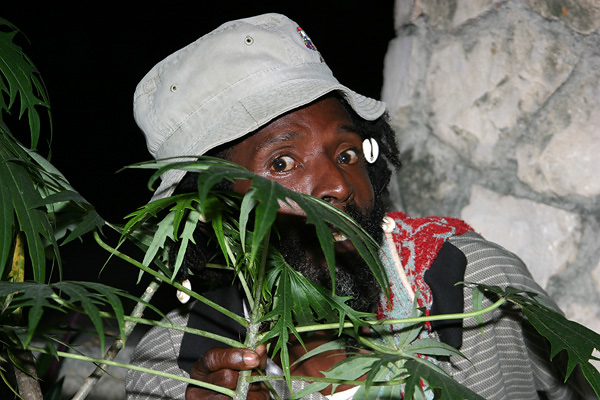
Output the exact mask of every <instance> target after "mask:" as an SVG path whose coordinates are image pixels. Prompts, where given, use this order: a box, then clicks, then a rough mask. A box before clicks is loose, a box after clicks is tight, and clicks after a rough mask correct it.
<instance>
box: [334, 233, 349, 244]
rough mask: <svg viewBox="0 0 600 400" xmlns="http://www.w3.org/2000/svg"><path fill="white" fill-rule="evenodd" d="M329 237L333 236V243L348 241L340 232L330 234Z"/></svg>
mask: <svg viewBox="0 0 600 400" xmlns="http://www.w3.org/2000/svg"><path fill="white" fill-rule="evenodd" d="M331 235H332V236H333V241H334V242H335V243H338V242H343V241H346V240H348V238H347V237H346V236H345V235H344V234H343V233H341V232H332V233H331Z"/></svg>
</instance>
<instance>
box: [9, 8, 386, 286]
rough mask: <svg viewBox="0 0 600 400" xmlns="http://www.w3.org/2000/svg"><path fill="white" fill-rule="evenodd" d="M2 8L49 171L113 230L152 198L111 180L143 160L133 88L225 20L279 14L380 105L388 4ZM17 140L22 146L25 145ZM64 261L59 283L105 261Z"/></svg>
mask: <svg viewBox="0 0 600 400" xmlns="http://www.w3.org/2000/svg"><path fill="white" fill-rule="evenodd" d="M3 3H9V4H4V5H2V6H1V7H0V17H2V18H5V19H7V20H8V21H10V22H11V23H13V24H14V25H16V26H17V27H18V28H19V29H20V30H21V31H22V32H23V34H24V35H25V36H26V37H27V39H28V41H27V40H25V39H24V37H20V38H19V43H20V44H21V46H22V47H23V49H24V51H25V52H26V53H27V54H28V55H29V57H30V58H31V59H32V60H33V62H34V63H35V65H36V66H37V68H38V70H39V71H40V73H41V75H42V78H43V79H44V81H45V83H46V86H47V89H48V92H49V95H50V102H51V109H52V117H53V125H54V137H53V141H52V146H51V149H52V157H51V161H52V163H53V164H54V165H55V166H56V167H57V168H58V169H59V170H60V171H62V172H63V173H64V175H65V176H66V177H67V179H69V181H70V182H71V184H72V185H73V186H74V187H75V189H76V190H78V191H79V192H80V193H81V194H82V195H83V196H84V197H85V198H86V199H87V200H88V201H89V202H91V203H92V204H93V205H94V206H95V207H96V208H97V210H98V212H99V213H100V215H101V216H102V217H103V218H104V219H106V220H107V221H110V222H115V223H120V222H123V217H124V216H125V215H127V214H128V213H129V212H131V211H133V210H135V209H136V208H137V207H138V206H140V205H142V204H144V203H145V202H146V201H148V200H149V198H150V196H151V193H150V192H149V191H148V190H147V189H146V181H147V178H148V177H149V172H146V171H140V170H131V169H128V170H124V171H121V172H118V173H117V171H118V170H120V169H121V168H122V167H124V166H126V165H129V164H132V163H135V162H139V161H146V160H149V159H150V155H149V154H148V152H147V150H146V145H145V141H144V138H143V135H142V134H141V132H140V131H139V130H138V128H137V126H136V125H135V122H134V120H133V115H132V99H133V92H134V90H135V86H136V84H137V83H138V81H139V80H140V79H141V78H142V77H143V76H144V75H145V74H146V72H147V71H149V70H150V68H151V67H152V66H153V65H154V64H156V63H157V62H158V61H160V60H161V59H163V58H165V57H166V56H168V55H169V54H170V53H172V52H174V51H176V50H178V49H179V48H181V47H183V46H185V45H187V44H189V43H191V42H192V41H194V40H196V39H197V38H198V37H200V36H201V35H203V34H205V33H208V32H209V31H211V30H212V29H214V28H216V27H217V26H219V25H221V24H222V23H224V22H226V21H228V20H232V19H237V18H244V17H249V16H252V15H257V14H261V13H264V12H280V13H283V14H286V15H287V16H288V17H290V18H292V19H293V20H295V21H296V22H297V23H298V24H299V25H300V26H302V28H303V29H304V30H305V31H306V33H307V34H308V35H309V36H310V38H311V39H312V41H313V42H314V43H315V45H316V46H317V47H318V49H319V50H320V52H321V53H322V55H323V56H324V58H325V60H326V62H327V63H328V64H329V66H330V67H331V69H332V70H333V71H334V74H335V75H336V77H337V78H338V80H340V81H341V82H342V83H343V84H345V85H347V86H349V87H351V88H352V89H354V90H355V91H357V92H359V93H362V94H365V95H368V96H371V97H375V98H379V97H380V91H381V86H382V71H383V59H384V55H385V52H386V50H387V45H388V42H389V40H390V39H392V38H393V36H394V30H393V3H394V1H393V0H374V1H356V2H352V1H327V0H321V1H295V2H288V1H285V2H284V1H281V0H280V1H276V2H275V1H272V2H270V1H261V2H258V1H256V2H249V1H244V2H241V1H227V0H221V1H216V2H203V1H198V2H177V1H171V2H144V3H145V5H140V6H139V7H137V8H136V7H133V6H132V5H125V4H126V3H128V2H125V1H123V2H122V3H123V5H121V6H120V7H109V6H105V5H104V3H103V2H99V3H91V2H78V3H75V4H79V5H75V6H70V7H66V6H60V5H56V4H53V3H57V2H49V1H48V2H43V3H42V2H40V3H42V4H36V5H31V3H30V2H20V1H8V0H6V1H4V2H3ZM80 4H84V5H80ZM190 4H193V5H190ZM152 5H153V6H152ZM14 133H15V136H17V137H18V138H20V140H23V141H24V142H25V143H26V144H29V141H28V136H24V135H23V134H19V133H18V132H14ZM42 135H43V137H47V132H42ZM40 147H41V148H40V150H41V151H42V153H43V154H44V155H46V153H45V149H43V147H44V146H40ZM63 258H64V279H82V280H96V279H98V274H99V271H100V268H101V267H102V265H103V264H104V261H105V260H106V258H107V253H105V252H103V251H102V250H100V249H98V248H97V246H96V245H95V244H94V243H93V241H92V238H91V237H90V238H87V239H86V242H85V243H84V244H83V245H82V244H81V243H74V244H71V245H68V246H65V247H64V250H63ZM136 276H137V272H136V271H135V268H133V267H129V266H128V265H123V264H121V263H119V262H118V261H111V262H110V263H109V264H108V265H107V266H106V267H105V268H104V270H103V272H102V275H100V279H101V280H102V281H103V282H105V283H108V284H112V285H114V286H118V287H123V288H129V289H131V291H132V293H133V294H139V291H140V290H141V288H139V289H137V288H134V284H135V279H136ZM170 297H173V298H174V296H173V295H170Z"/></svg>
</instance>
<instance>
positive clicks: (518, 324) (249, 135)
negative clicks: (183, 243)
mask: <svg viewBox="0 0 600 400" xmlns="http://www.w3.org/2000/svg"><path fill="white" fill-rule="evenodd" d="M134 112H135V117H136V121H137V123H138V125H139V126H140V128H141V129H142V131H143V132H144V134H145V136H146V140H147V144H148V148H149V151H150V153H151V154H152V155H153V156H154V157H155V158H157V159H162V158H167V157H182V156H187V155H198V156H199V155H204V154H208V155H212V156H216V157H220V158H224V159H226V160H229V161H232V162H234V163H236V164H239V165H241V166H243V167H245V168H247V169H248V170H250V171H252V172H254V173H255V174H257V175H260V176H263V177H266V178H268V179H271V180H274V181H276V182H279V183H280V184H282V185H283V186H285V187H287V188H289V189H292V190H294V191H297V192H301V193H305V194H309V195H312V196H315V197H318V198H320V199H323V200H325V201H327V202H329V203H330V204H332V205H333V206H335V207H338V208H340V209H343V210H344V211H346V212H348V213H349V214H350V215H351V216H352V217H353V218H354V219H355V220H356V221H357V222H358V223H359V224H360V225H361V226H363V227H364V228H365V229H366V230H367V231H368V232H369V233H370V234H371V235H372V236H373V237H374V238H375V239H376V240H377V241H378V242H379V243H380V244H381V248H382V251H381V259H382V262H383V263H384V265H385V266H386V271H387V274H388V279H389V281H390V287H391V291H392V301H391V303H387V302H385V301H383V302H382V301H380V300H381V298H382V294H381V290H380V288H379V287H378V285H377V283H376V281H375V279H374V278H373V276H372V274H371V273H370V271H369V269H368V267H367V266H365V264H364V262H363V261H362V260H361V258H360V257H359V256H358V255H357V254H356V251H355V249H354V248H353V247H352V244H351V243H350V242H349V241H348V240H344V238H343V237H341V236H338V239H339V240H338V241H337V242H336V244H335V248H336V276H337V280H336V294H338V295H343V296H352V300H351V303H350V305H351V306H352V307H353V308H355V309H357V310H362V311H370V312H371V311H376V312H377V313H378V315H379V316H380V317H381V318H386V317H387V318H400V317H406V316H408V315H409V314H410V312H411V311H412V309H413V301H415V300H416V301H417V303H418V304H419V305H420V306H422V307H425V308H426V309H427V310H428V312H429V313H430V314H439V313H452V312H462V311H463V310H465V311H471V310H472V309H473V305H472V302H471V299H470V297H469V296H467V295H466V294H465V293H463V288H462V287H461V286H456V285H455V283H456V282H460V281H463V280H464V281H473V282H481V283H485V284H488V285H497V286H501V287H506V286H509V285H510V286H514V287H517V288H519V289H522V290H527V291H530V292H535V293H539V294H540V296H541V297H542V298H543V299H544V301H545V302H546V303H547V304H551V305H553V306H555V305H554V303H553V302H552V300H551V299H549V298H548V297H547V295H546V294H545V293H544V292H543V290H542V289H541V288H540V287H539V286H538V285H537V284H536V283H535V282H534V281H533V279H532V278H531V276H530V274H529V272H528V271H527V269H526V267H525V266H524V265H523V263H522V262H521V261H520V259H518V257H516V256H515V255H513V254H512V253H509V252H507V251H506V250H504V249H503V248H501V247H499V246H497V245H494V244H492V243H489V242H487V241H485V240H484V239H483V238H482V237H481V236H479V235H478V234H476V233H475V232H473V230H472V229H471V228H470V227H469V226H468V225H467V224H465V223H464V222H462V221H459V220H456V219H452V218H440V217H431V218H420V219H411V218H407V217H406V216H405V215H404V214H402V213H388V214H386V212H385V204H386V198H385V196H386V195H387V190H386V188H387V185H388V183H389V180H390V176H391V173H392V171H394V170H396V169H397V168H398V167H399V166H400V161H399V159H398V155H397V147H396V144H395V136H394V133H393V131H392V130H391V128H390V126H389V124H388V122H387V119H386V118H387V116H386V114H385V105H384V104H383V103H381V102H379V101H376V100H373V99H370V98H366V97H364V96H362V95H359V94H357V93H355V92H353V91H352V90H350V89H349V88H347V87H345V86H344V85H341V84H340V83H339V82H338V81H337V80H336V79H335V78H334V76H333V74H332V72H331V71H330V69H329V68H328V67H327V65H326V64H325V62H324V60H323V58H322V57H321V54H320V53H319V52H318V50H317V48H316V46H315V44H314V43H313V42H312V41H311V40H310V38H309V37H308V35H307V34H306V32H304V30H302V29H301V28H300V27H299V26H298V25H297V24H296V23H295V22H294V21H291V20H290V19H288V18H287V17H285V16H283V15H279V14H265V15H260V16H257V17H253V18H247V19H242V20H237V21H232V22H229V23H226V24H224V25H222V26H221V27H219V28H217V29H216V30H215V31H213V32H211V33H210V34H208V35H205V36H204V37H202V38H200V39H199V40H197V41H196V42H194V43H192V44H190V45H188V46H186V47H185V48H183V49H181V50H179V51H177V52H175V53H174V54H172V55H170V56H169V57H167V58H166V59H165V60H163V61H161V62H160V63H158V64H157V65H156V66H155V67H154V68H153V69H152V70H151V71H150V72H149V73H148V74H147V75H146V76H145V77H144V78H143V79H142V81H141V82H140V84H139V85H138V87H137V90H136V93H135V98H134ZM184 175H185V173H184V172H183V171H168V172H167V173H166V174H165V175H163V176H162V181H161V184H160V186H159V188H158V189H157V191H156V193H155V196H154V198H155V199H156V198H162V197H165V196H169V195H171V194H173V193H176V192H178V191H186V190H195V177H194V176H193V175H190V174H188V175H186V176H184ZM248 185H249V183H248V182H247V181H236V182H235V183H233V184H232V185H230V187H229V188H228V189H230V190H233V191H235V192H239V193H244V192H245V191H247V190H248ZM279 218H280V220H279V221H278V222H279V224H278V227H279V229H280V232H281V239H280V241H279V242H278V243H277V246H278V248H279V250H280V251H281V253H282V254H283V256H284V257H285V259H286V261H287V262H288V263H289V264H290V265H291V266H293V267H294V268H295V269H296V270H297V271H299V272H301V273H302V274H303V275H304V276H306V277H307V278H309V279H311V280H313V281H314V282H315V283H318V284H320V285H322V286H325V287H330V286H331V281H330V278H329V270H328V268H327V266H326V263H325V259H324V256H323V254H322V252H321V250H320V247H319V245H318V241H317V240H316V237H315V234H314V232H313V231H312V230H311V229H312V228H311V227H310V226H308V225H306V224H305V222H304V220H303V219H302V218H301V217H299V216H297V215H294V214H293V213H286V212H285V211H284V212H282V213H281V215H280V217H279ZM384 221H385V224H384V226H385V228H382V222H384ZM199 235H200V233H199ZM206 243H207V241H206V240H202V238H201V236H199V237H198V238H197V240H196V246H195V247H193V248H191V249H189V250H188V252H187V253H186V260H185V261H184V264H183V266H182V269H183V270H187V269H188V268H189V269H191V270H195V271H199V270H202V267H203V265H204V264H205V263H206V260H207V259H208V257H209V256H210V255H211V251H212V250H211V249H210V248H208V247H207V246H206ZM202 273H203V274H205V275H203V276H208V275H207V274H209V272H208V270H206V271H205V272H202ZM196 274H198V272H196ZM228 282H231V281H230V280H229V281H228ZM206 297H208V298H209V299H212V300H213V301H216V302H217V303H219V304H221V305H223V306H225V307H226V308H228V309H230V310H231V311H234V312H236V313H238V314H239V315H243V313H244V311H243V299H242V296H241V295H240V293H239V291H238V288H236V287H233V286H231V285H230V284H227V285H224V286H222V287H220V288H218V289H216V290H213V291H210V292H208V293H206ZM378 303H379V306H378ZM388 304H389V306H386V305H388ZM169 318H170V320H171V321H172V322H174V323H176V324H179V325H184V326H189V327H193V328H198V329H202V330H206V331H211V332H214V333H218V334H222V335H225V336H229V337H232V338H236V339H239V338H240V337H242V336H243V334H244V333H243V332H241V331H240V329H239V327H236V326H235V324H233V323H229V322H228V321H227V318H223V316H222V315H221V314H219V313H218V312H216V311H214V310H212V309H211V308H210V307H207V306H205V305H204V304H202V303H199V302H196V303H192V304H191V305H188V306H186V307H185V308H182V309H178V310H175V311H173V312H172V313H170V315H169ZM486 322H487V323H486V324H484V325H483V330H484V334H483V335H482V334H481V331H480V326H478V324H477V323H476V322H475V321H473V322H469V321H465V322H463V321H461V320H459V321H450V322H446V323H432V324H431V326H430V329H429V334H430V335H431V336H432V337H435V338H438V339H439V340H441V341H443V342H445V343H448V344H450V345H452V346H454V347H456V348H459V349H460V351H461V352H462V353H463V354H464V355H465V356H466V358H467V360H462V359H454V357H451V358H450V360H446V361H443V360H440V365H442V367H443V368H444V369H446V370H447V371H448V372H449V373H451V375H452V376H453V377H454V378H455V379H456V380H458V381H459V382H461V383H463V384H464V385H466V386H467V387H469V388H470V389H471V390H473V391H475V392H477V393H478V394H480V395H481V396H483V397H485V398H488V399H519V400H523V399H538V398H539V393H544V394H543V396H546V397H545V398H552V399H570V398H577V395H576V394H575V393H574V392H573V391H572V390H571V389H570V388H569V387H568V386H567V385H566V384H563V382H562V378H561V375H560V373H559V372H558V371H557V370H556V369H555V367H554V365H553V364H552V363H550V362H549V361H548V357H547V350H548V349H547V348H545V344H544V342H543V341H542V340H540V338H539V337H538V336H536V334H535V333H534V332H533V331H532V330H531V327H530V326H528V325H527V324H526V323H525V321H523V319H522V317H521V318H516V317H515V314H514V313H513V312H511V311H510V310H503V309H499V310H497V311H495V312H494V313H493V315H490V316H488V317H487V319H486ZM330 339H331V335H330V334H328V333H325V332H319V333H316V334H313V335H311V336H310V337H307V338H306V339H305V341H304V344H305V345H306V347H303V346H302V345H301V344H299V343H298V342H296V341H291V342H290V343H289V351H290V363H293V362H294V361H295V360H296V359H298V358H299V357H300V356H302V355H303V354H304V353H305V352H306V351H307V350H310V349H312V348H315V347H316V346H318V345H319V344H321V343H324V342H326V341H328V340H330ZM344 357H345V356H344V355H342V354H337V355H335V356H332V355H331V354H325V355H321V356H317V357H313V358H310V359H308V360H307V361H305V362H302V363H299V364H297V365H295V366H294V367H293V370H292V374H293V375H302V376H322V373H321V372H322V371H325V370H327V369H328V368H329V367H330V366H332V365H333V364H334V363H335V362H337V361H339V360H340V359H341V358H344ZM277 361H278V360H269V359H268V358H267V356H266V351H265V347H264V346H260V347H258V348H257V349H255V350H254V351H253V350H249V349H236V348H223V347H222V345H220V344H219V343H217V342H214V341H212V340H210V339H207V338H204V337H201V336H195V335H189V334H183V333H181V332H180V331H175V330H169V329H165V328H153V329H151V330H150V331H149V332H148V334H146V335H145V337H144V338H143V339H142V340H141V341H140V343H139V344H138V346H137V348H136V351H135V354H134V357H133V360H132V362H133V363H134V364H137V365H140V366H142V367H146V368H152V369H158V370H161V371H165V372H169V373H172V374H176V375H180V376H186V377H187V376H189V377H191V378H194V379H198V380H202V381H205V382H208V383H212V384H216V385H220V386H225V387H230V388H235V386H236V383H237V376H238V371H240V370H247V369H255V368H260V369H265V368H266V370H267V373H272V374H279V375H281V372H280V369H279V366H278V365H277ZM301 386H302V382H294V390H298V389H299V388H300V387H301ZM279 390H280V393H281V396H282V397H285V396H286V393H285V390H286V388H285V384H283V385H281V387H280V388H279ZM355 390H356V387H351V386H348V385H346V386H341V387H338V388H337V389H336V393H335V394H334V395H333V396H336V397H331V398H335V399H338V398H339V399H349V398H352V396H353V394H354V391H355ZM127 391H128V396H129V399H159V398H160V399H184V398H185V399H188V400H192V399H223V398H226V396H224V395H221V394H219V393H216V392H214V391H210V390H207V389H204V388H201V387H196V386H193V385H189V386H188V385H187V384H186V383H183V382H180V381H176V380H170V379H166V378H162V377H159V376H155V375H151V374H146V373H141V372H138V371H130V372H129V374H128V379H127ZM329 395H331V387H328V388H326V389H324V390H323V391H321V393H315V394H314V395H311V396H310V397H307V398H312V399H323V396H329ZM340 396H343V397H340ZM248 398H249V399H267V398H269V393H268V391H267V390H266V387H265V385H264V384H253V385H252V387H251V390H250V392H249V395H248Z"/></svg>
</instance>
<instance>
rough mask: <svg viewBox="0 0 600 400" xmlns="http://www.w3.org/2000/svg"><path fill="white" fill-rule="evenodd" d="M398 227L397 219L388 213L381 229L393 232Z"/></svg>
mask: <svg viewBox="0 0 600 400" xmlns="http://www.w3.org/2000/svg"><path fill="white" fill-rule="evenodd" d="M395 228H396V221H394V219H393V218H390V217H388V216H387V215H386V216H385V217H383V221H382V222H381V229H383V231H384V232H385V233H392V232H393V231H394V229H395Z"/></svg>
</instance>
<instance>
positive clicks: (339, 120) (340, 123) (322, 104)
mask: <svg viewBox="0 0 600 400" xmlns="http://www.w3.org/2000/svg"><path fill="white" fill-rule="evenodd" d="M329 131H331V132H337V133H352V134H356V133H357V131H356V128H355V126H354V124H353V122H352V118H351V117H350V115H349V114H348V112H347V111H346V109H345V108H344V106H343V105H342V104H341V102H340V101H339V100H338V99H337V98H335V97H325V98H322V99H320V100H317V101H315V102H314V103H311V104H309V105H307V106H304V107H301V108H298V109H296V110H294V111H291V112H289V113H287V114H284V115H282V116H280V117H278V118H276V119H275V120H273V121H271V122H270V123H268V124H266V125H265V126H263V127H262V128H260V129H258V130H257V131H256V132H255V133H254V134H253V135H250V136H248V137H247V138H245V139H244V140H243V141H242V143H243V142H248V143H252V145H262V146H264V145H268V144H270V143H272V142H277V141H284V140H292V139H301V136H303V135H305V134H306V133H309V132H310V133H321V135H315V136H317V137H322V138H323V139H325V135H324V134H325V133H326V132H329Z"/></svg>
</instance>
